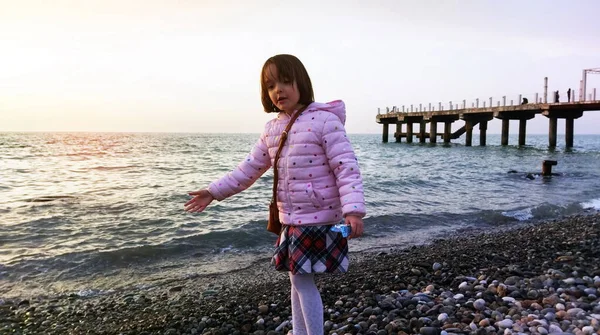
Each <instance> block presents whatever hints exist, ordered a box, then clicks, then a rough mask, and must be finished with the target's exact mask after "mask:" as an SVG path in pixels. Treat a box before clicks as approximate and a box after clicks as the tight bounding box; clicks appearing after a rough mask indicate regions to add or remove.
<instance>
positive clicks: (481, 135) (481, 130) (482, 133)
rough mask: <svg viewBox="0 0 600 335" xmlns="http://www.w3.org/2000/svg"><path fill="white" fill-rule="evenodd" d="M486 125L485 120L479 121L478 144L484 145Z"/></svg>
mask: <svg viewBox="0 0 600 335" xmlns="http://www.w3.org/2000/svg"><path fill="white" fill-rule="evenodd" d="M487 125H488V122H487V121H480V122H479V145H480V146H485V142H486V133H487Z"/></svg>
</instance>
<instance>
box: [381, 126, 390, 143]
mask: <svg viewBox="0 0 600 335" xmlns="http://www.w3.org/2000/svg"><path fill="white" fill-rule="evenodd" d="M389 131H390V124H389V123H384V124H383V136H382V139H381V140H382V142H383V143H387V142H388V132H389Z"/></svg>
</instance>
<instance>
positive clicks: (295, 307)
mask: <svg viewBox="0 0 600 335" xmlns="http://www.w3.org/2000/svg"><path fill="white" fill-rule="evenodd" d="M261 91H262V94H261V99H262V104H263V107H264V110H265V112H267V113H276V114H277V116H276V117H275V118H274V119H272V120H271V121H269V122H268V123H267V124H266V125H265V129H264V131H263V132H262V134H261V136H260V138H259V139H258V142H257V143H256V145H255V146H254V148H253V149H252V151H251V152H250V154H249V155H248V156H247V158H246V159H244V160H243V161H242V162H241V163H240V164H239V165H238V167H237V168H236V169H234V170H233V171H231V172H229V173H228V174H226V175H225V176H223V177H222V178H220V179H219V180H217V181H214V182H212V183H211V184H210V185H209V186H208V188H207V189H203V190H200V191H196V192H191V193H189V194H190V195H191V196H193V198H192V199H191V200H190V201H188V202H187V203H186V204H185V209H186V211H188V212H201V211H203V210H204V209H205V208H206V207H207V206H208V205H209V204H210V203H211V202H212V201H213V200H214V199H216V200H219V201H221V200H223V199H225V198H228V197H231V196H233V195H234V194H237V193H239V192H241V191H243V190H245V189H246V188H248V187H249V186H250V185H252V184H253V183H254V182H255V181H256V180H257V179H258V177H260V176H261V175H262V174H263V173H265V171H267V170H268V169H269V167H271V166H272V164H273V162H274V158H275V154H276V152H277V149H278V146H279V140H280V136H281V134H282V132H283V131H284V130H285V128H286V126H287V124H288V122H290V120H291V118H292V116H293V115H294V114H295V113H297V112H300V113H301V114H300V115H299V117H298V118H297V119H296V121H295V122H294V123H293V125H292V128H291V130H290V132H289V136H288V138H287V141H286V142H285V145H284V147H283V149H282V151H281V155H280V158H279V161H278V164H277V167H275V168H277V169H278V175H279V178H278V190H277V207H278V208H279V219H280V221H281V223H282V224H283V229H282V231H281V234H280V235H279V238H278V240H277V243H276V251H275V255H274V256H273V263H274V265H275V268H276V269H277V270H279V271H289V273H290V281H291V286H292V290H291V301H292V327H293V333H294V334H295V335H301V334H309V335H313V334H314V335H316V334H318V335H322V334H323V303H322V301H321V295H320V293H319V291H318V289H317V286H316V284H315V279H314V274H315V273H324V272H325V273H334V272H346V271H347V269H348V241H347V239H346V238H344V237H343V236H342V234H340V233H339V232H335V231H332V230H331V227H332V225H334V224H336V223H338V222H340V220H342V219H343V220H344V221H345V223H346V224H347V225H350V226H351V235H350V236H349V237H350V238H354V237H359V236H361V235H362V233H363V220H362V218H363V217H364V216H365V204H364V195H363V187H362V179H361V176H360V171H359V169H358V163H357V159H356V156H355V155H354V152H353V150H352V146H351V144H350V141H349V140H348V138H347V137H346V131H345V129H344V122H345V120H346V111H345V107H344V103H343V102H342V101H339V100H338V101H333V102H329V103H317V102H314V94H313V89H312V84H311V81H310V78H309V76H308V73H307V71H306V69H305V68H304V65H303V64H302V63H301V62H300V60H299V59H298V58H296V57H294V56H292V55H277V56H274V57H271V58H269V59H268V60H267V61H266V62H265V64H264V66H263V69H262V74H261ZM266 202H267V200H266V199H265V203H266Z"/></svg>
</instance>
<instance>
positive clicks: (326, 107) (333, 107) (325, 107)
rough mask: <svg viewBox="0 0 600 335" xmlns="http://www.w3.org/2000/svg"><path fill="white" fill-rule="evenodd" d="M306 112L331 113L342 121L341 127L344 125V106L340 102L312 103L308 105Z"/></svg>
mask: <svg viewBox="0 0 600 335" xmlns="http://www.w3.org/2000/svg"><path fill="white" fill-rule="evenodd" d="M306 110H307V111H309V110H322V111H326V112H330V113H333V114H335V115H336V116H337V117H338V118H340V121H342V124H343V125H345V124H346V105H345V104H344V102H343V101H342V100H334V101H331V102H326V103H322V102H313V103H312V104H310V105H308V108H307V109H306Z"/></svg>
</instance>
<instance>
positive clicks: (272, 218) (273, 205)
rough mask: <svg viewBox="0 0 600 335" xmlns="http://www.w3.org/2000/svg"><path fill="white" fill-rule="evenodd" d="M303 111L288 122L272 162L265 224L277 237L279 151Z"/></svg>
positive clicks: (299, 111) (279, 229)
mask: <svg viewBox="0 0 600 335" xmlns="http://www.w3.org/2000/svg"><path fill="white" fill-rule="evenodd" d="M305 109H306V106H304V107H302V108H300V110H298V111H297V112H296V114H294V115H293V116H292V118H291V120H290V122H289V123H288V124H287V126H286V127H285V130H284V131H283V133H281V138H280V139H279V148H277V153H276V154H275V160H274V161H273V197H271V202H270V203H269V221H268V223H267V230H268V231H270V232H272V233H274V234H277V235H279V234H280V233H281V228H282V225H281V221H279V209H278V208H277V182H278V181H279V173H277V162H278V161H279V156H280V155H281V150H282V149H283V146H284V145H285V141H286V140H287V137H288V132H289V131H290V129H292V125H293V124H294V122H295V121H296V119H297V118H298V116H300V114H302V112H304V110H305Z"/></svg>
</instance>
